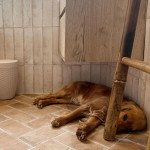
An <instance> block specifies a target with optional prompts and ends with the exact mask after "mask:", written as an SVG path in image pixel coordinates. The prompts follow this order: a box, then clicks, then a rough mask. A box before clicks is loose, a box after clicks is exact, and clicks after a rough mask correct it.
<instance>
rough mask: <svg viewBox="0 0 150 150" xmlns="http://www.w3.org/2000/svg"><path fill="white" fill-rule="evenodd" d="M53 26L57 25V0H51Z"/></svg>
mask: <svg viewBox="0 0 150 150" xmlns="http://www.w3.org/2000/svg"><path fill="white" fill-rule="evenodd" d="M52 22H53V26H57V27H58V26H59V0H53V21H52Z"/></svg>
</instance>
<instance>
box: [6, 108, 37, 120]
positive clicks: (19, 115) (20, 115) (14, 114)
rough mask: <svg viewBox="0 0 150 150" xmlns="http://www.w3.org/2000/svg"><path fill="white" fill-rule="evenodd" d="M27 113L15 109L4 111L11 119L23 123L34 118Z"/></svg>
mask: <svg viewBox="0 0 150 150" xmlns="http://www.w3.org/2000/svg"><path fill="white" fill-rule="evenodd" d="M29 114H30V113H29ZM29 114H26V113H24V112H21V111H18V110H15V109H14V110H11V111H9V112H6V113H5V115H6V116H8V117H10V118H12V119H15V120H17V121H20V122H24V123H26V122H29V121H31V120H33V119H35V117H33V116H31V115H29Z"/></svg>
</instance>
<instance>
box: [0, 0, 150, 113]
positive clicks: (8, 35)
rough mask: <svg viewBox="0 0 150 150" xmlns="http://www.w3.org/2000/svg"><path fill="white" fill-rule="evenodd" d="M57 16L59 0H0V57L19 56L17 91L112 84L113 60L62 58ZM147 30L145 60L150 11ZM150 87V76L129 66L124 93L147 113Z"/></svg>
mask: <svg viewBox="0 0 150 150" xmlns="http://www.w3.org/2000/svg"><path fill="white" fill-rule="evenodd" d="M148 7H149V9H148V10H150V0H149V4H148ZM58 16H59V0H0V59H3V58H12V59H18V60H19V87H18V93H43V92H44V93H47V92H49V91H55V90H57V89H59V88H61V87H62V86H63V85H66V84H69V83H71V82H72V81H76V80H86V81H92V82H96V83H103V84H106V85H108V86H111V84H112V79H113V73H114V68H115V67H114V66H115V65H114V64H107V63H105V64H90V63H82V64H78V63H77V64H66V63H64V62H62V60H61V58H60V56H59V52H58V50H59V47H58V37H59V34H58V32H59V19H58ZM146 30H147V32H146V48H145V61H148V62H150V52H149V51H150V50H149V49H150V11H148V15H147V28H146ZM149 91H150V76H149V75H147V74H143V73H141V72H140V71H137V70H135V69H130V71H129V74H128V82H127V85H126V90H125V93H126V95H128V96H130V97H132V98H134V99H136V101H137V102H138V103H139V104H140V105H141V106H142V107H144V108H145V110H146V112H147V113H148V114H150V109H149V106H150V100H149V99H150V94H149Z"/></svg>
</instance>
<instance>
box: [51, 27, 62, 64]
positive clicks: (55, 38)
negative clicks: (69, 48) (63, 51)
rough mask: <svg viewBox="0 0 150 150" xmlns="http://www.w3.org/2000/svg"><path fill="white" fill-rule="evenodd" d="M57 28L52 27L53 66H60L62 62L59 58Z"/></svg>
mask: <svg viewBox="0 0 150 150" xmlns="http://www.w3.org/2000/svg"><path fill="white" fill-rule="evenodd" d="M58 31H59V28H58V27H53V31H52V32H53V33H52V35H53V37H52V38H53V43H52V45H53V47H52V49H53V52H52V56H53V60H52V62H53V64H61V63H62V60H61V57H60V54H59V46H58V37H59V32H58Z"/></svg>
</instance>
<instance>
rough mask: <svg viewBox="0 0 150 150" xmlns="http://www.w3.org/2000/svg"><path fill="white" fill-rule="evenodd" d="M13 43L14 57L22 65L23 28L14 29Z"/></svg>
mask: <svg viewBox="0 0 150 150" xmlns="http://www.w3.org/2000/svg"><path fill="white" fill-rule="evenodd" d="M14 41H15V42H14V43H15V59H17V60H18V61H19V64H20V65H24V51H23V29H22V28H15V29H14Z"/></svg>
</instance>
